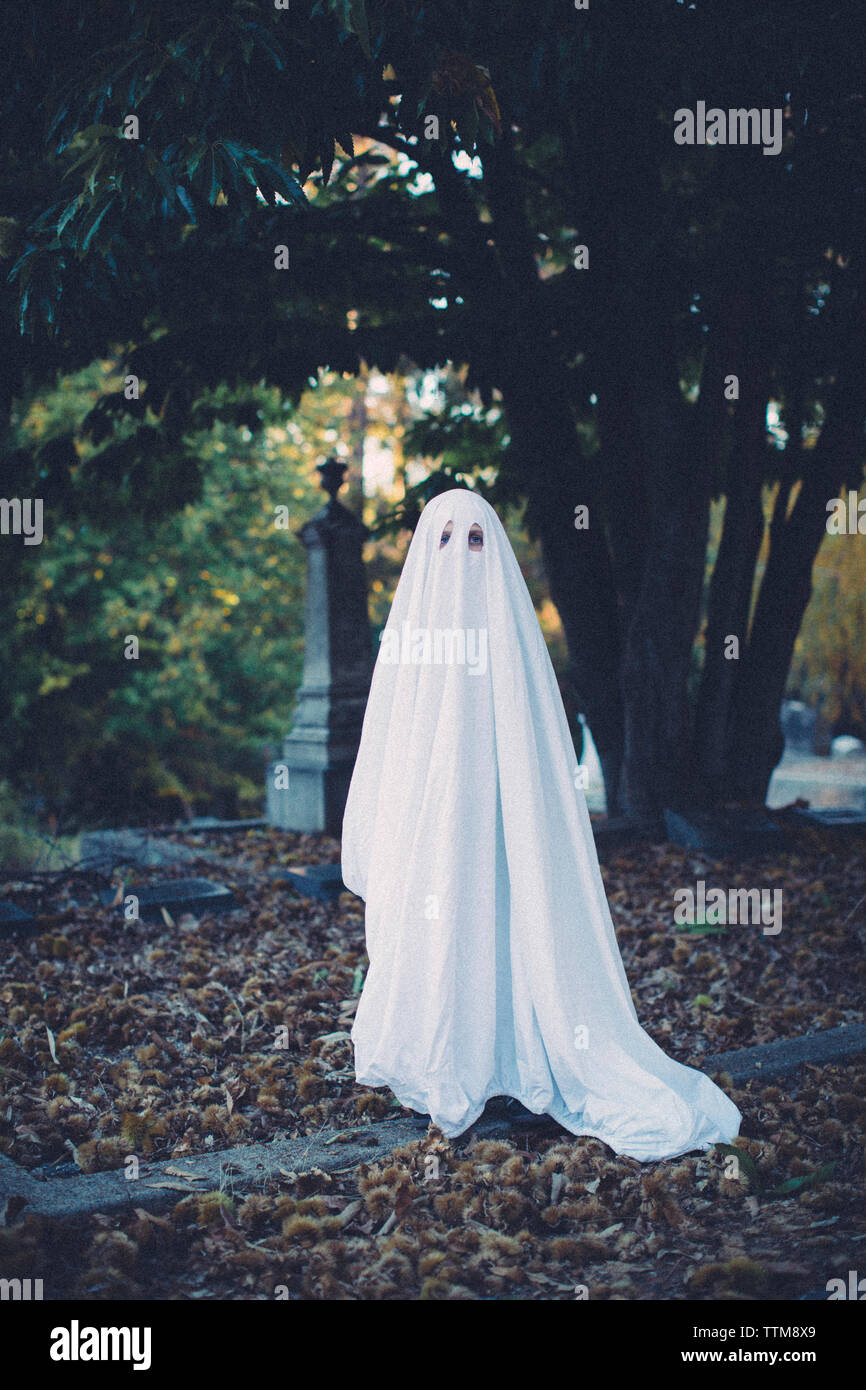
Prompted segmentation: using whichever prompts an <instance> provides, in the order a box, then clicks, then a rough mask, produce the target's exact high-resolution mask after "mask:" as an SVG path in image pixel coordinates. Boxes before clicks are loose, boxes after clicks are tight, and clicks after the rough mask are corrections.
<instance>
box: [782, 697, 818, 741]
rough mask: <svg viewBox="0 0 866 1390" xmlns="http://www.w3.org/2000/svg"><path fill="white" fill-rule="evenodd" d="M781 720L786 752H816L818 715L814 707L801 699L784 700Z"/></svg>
mask: <svg viewBox="0 0 866 1390" xmlns="http://www.w3.org/2000/svg"><path fill="white" fill-rule="evenodd" d="M779 720H780V723H781V725H782V733H783V734H784V737H785V752H786V753H794V754H802V753H814V751H815V730H816V727H817V724H818V716H817V715H816V713H815V711H814V710H813V709H810V708H809V706H808V705H804V704H803V702H802V701H801V700H783V701H782V708H781V710H780V712H779Z"/></svg>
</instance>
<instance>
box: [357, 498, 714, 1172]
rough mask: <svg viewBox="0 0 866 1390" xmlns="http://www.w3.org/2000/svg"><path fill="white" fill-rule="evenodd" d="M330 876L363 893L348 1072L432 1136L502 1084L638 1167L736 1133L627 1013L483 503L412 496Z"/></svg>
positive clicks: (594, 881) (604, 917)
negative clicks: (431, 1128) (359, 985)
mask: <svg viewBox="0 0 866 1390" xmlns="http://www.w3.org/2000/svg"><path fill="white" fill-rule="evenodd" d="M449 522H450V523H451V533H450V536H449V538H448V540H447V543H446V544H445V545H444V546H442V545H440V541H441V538H442V534H443V530H444V529H445V528H446V526H447V523H449ZM471 527H474V529H475V531H476V538H475V540H473V541H470V534H469V533H470V528H471ZM478 528H480V530H481V532H482V535H483V543H482V544H480V545H479V544H478V539H477V530H478ZM342 870H343V880H344V882H345V884H346V886H347V888H349V889H350V890H351V891H352V892H354V893H357V894H358V895H359V896H360V897H361V898H363V899H364V900H365V902H366V942H367V953H368V956H369V959H370V966H369V970H368V973H367V978H366V980H365V983H364V988H363V992H362V994H361V998H360V1001H359V1005H358V1011H357V1015H356V1018H355V1023H354V1027H353V1029H352V1042H353V1044H354V1050H355V1073H356V1077H357V1080H358V1081H359V1082H360V1083H362V1084H363V1085H368V1086H387V1087H389V1088H390V1089H391V1091H393V1093H394V1095H395V1096H396V1097H397V1099H398V1100H399V1101H400V1102H401V1103H402V1104H403V1105H406V1106H409V1107H410V1108H412V1109H414V1110H418V1111H421V1112H425V1113H429V1115H430V1116H431V1118H432V1119H433V1121H434V1122H435V1123H436V1124H437V1125H439V1126H440V1128H441V1129H442V1131H443V1133H444V1134H446V1135H449V1136H456V1135H458V1134H460V1133H462V1131H463V1130H465V1129H466V1128H467V1127H468V1126H469V1125H470V1124H472V1123H473V1121H474V1120H476V1119H477V1118H478V1116H479V1115H480V1114H481V1112H482V1110H483V1109H484V1105H485V1102H486V1101H487V1100H488V1099H489V1098H490V1097H491V1096H514V1097H515V1098H516V1099H517V1100H519V1101H521V1102H522V1103H523V1105H524V1106H526V1107H527V1109H529V1110H531V1111H533V1112H534V1113H536V1114H541V1113H543V1112H547V1113H548V1114H549V1115H552V1116H553V1117H554V1119H556V1120H557V1121H558V1122H559V1124H561V1125H562V1126H563V1127H564V1128H565V1129H567V1130H570V1131H571V1132H572V1133H573V1134H586V1135H594V1136H596V1137H597V1138H599V1139H602V1140H604V1142H605V1143H606V1144H609V1145H610V1147H611V1148H612V1149H614V1150H615V1151H616V1152H617V1153H620V1154H628V1155H630V1156H631V1157H633V1158H636V1159H641V1160H651V1159H661V1158H672V1157H674V1156H676V1155H678V1154H682V1153H686V1152H688V1151H689V1150H692V1149H701V1148H708V1147H709V1146H710V1145H711V1144H713V1143H715V1142H717V1141H730V1140H731V1139H733V1138H734V1137H735V1135H736V1134H737V1132H738V1130H739V1124H740V1120H741V1116H740V1112H739V1110H738V1109H737V1107H736V1106H735V1105H734V1104H733V1102H732V1101H731V1100H730V1099H729V1098H728V1097H727V1096H726V1095H725V1094H724V1093H723V1092H722V1091H721V1090H719V1088H718V1087H717V1086H716V1085H714V1083H713V1082H712V1081H711V1080H710V1079H709V1077H707V1076H704V1075H703V1073H701V1072H699V1071H696V1070H694V1069H693V1068H691V1067H686V1066H683V1065H682V1064H681V1063H679V1062H675V1061H673V1060H672V1059H671V1058H670V1057H667V1056H666V1055H665V1053H664V1052H662V1050H661V1048H659V1047H658V1046H657V1045H656V1043H654V1042H653V1041H652V1039H651V1038H650V1037H649V1036H648V1034H647V1033H645V1032H644V1030H643V1029H642V1028H641V1026H640V1024H639V1023H638V1019H637V1014H636V1012H635V1008H634V1004H633V1003H632V998H631V993H630V990H629V985H628V981H627V980H626V976H625V971H624V969H623V965H622V960H621V958H620V953H619V948H618V946H617V943H616V937H615V935H614V929H613V923H612V921H611V916H610V912H609V909H608V905H607V898H606V896H605V891H604V884H603V882H602V878H601V874H600V872H599V867H598V858H597V855H596V850H595V843H594V840H593V836H592V830H591V828H590V821H589V814H588V812H587V809H586V799H585V797H584V793H583V790H582V789H581V787H580V785H579V779H578V777H577V760H576V757H575V752H574V745H573V743H572V740H571V736H570V733H569V729H568V724H567V721H566V717H565V711H564V709H563V706H562V700H561V698H560V694H559V689H558V686H557V682H556V677H555V675H554V672H553V667H552V666H551V663H550V657H549V656H548V652H547V648H546V646H545V643H544V638H543V636H542V632H541V629H540V627H539V625H538V620H537V618H536V615H535V610H534V608H533V605H532V600H531V599H530V596H529V592H528V590H527V588H526V585H525V583H524V580H523V576H522V575H521V573H520V568H519V566H518V564H517V560H516V558H515V555H514V552H513V550H512V549H511V545H510V543H509V541H508V537H507V536H506V533H505V530H504V529H503V527H502V524H501V522H500V521H499V518H498V517H497V515H496V513H495V512H494V511H493V509H492V507H490V505H489V504H488V503H487V502H485V501H484V500H483V499H482V498H481V497H479V496H478V495H476V494H474V493H472V492H470V491H467V490H461V489H457V490H454V491H451V492H445V493H442V494H440V495H439V496H438V497H436V498H434V499H433V500H432V501H431V502H428V504H427V505H426V506H425V508H424V510H423V512H422V514H421V519H420V521H419V523H418V526H417V528H416V531H415V535H414V536H413V538H412V543H411V545H410V547H409V552H408V554H407V556H406V562H405V564H404V566H403V572H402V574H401V576H400V581H399V583H398V585H397V590H396V593H395V595H394V601H393V604H392V607H391V612H390V615H389V618H388V623H387V625H386V628H385V630H384V632H383V634H382V640H381V643H380V647H379V653H378V656H377V660H376V665H375V668H374V672H373V680H372V685H371V688H370V695H369V699H368V702H367V709H366V713H365V717H364V727H363V733H362V736H361V744H360V748H359V751H358V757H357V761H356V763H355V769H354V773H353V775H352V782H351V786H350V789H349V796H348V802H347V805H346V811H345V817H344V822H343V843H342Z"/></svg>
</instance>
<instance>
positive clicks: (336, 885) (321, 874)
mask: <svg viewBox="0 0 866 1390" xmlns="http://www.w3.org/2000/svg"><path fill="white" fill-rule="evenodd" d="M273 876H274V878H278V879H282V880H284V881H285V882H286V883H290V884H291V885H292V887H293V888H295V889H297V891H298V892H299V893H300V894H301V895H302V896H303V897H305V898H318V899H319V900H321V901H323V902H333V901H334V900H335V899H336V898H338V897H339V896H340V894H341V893H345V892H346V891H347V890H346V885H345V884H344V883H343V876H342V873H341V871H340V866H339V864H299V865H298V867H297V868H296V869H274V870H273Z"/></svg>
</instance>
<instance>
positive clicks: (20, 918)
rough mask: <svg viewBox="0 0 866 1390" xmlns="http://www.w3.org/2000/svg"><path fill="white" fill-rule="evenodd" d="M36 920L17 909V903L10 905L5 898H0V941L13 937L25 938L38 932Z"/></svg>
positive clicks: (22, 910) (27, 913)
mask: <svg viewBox="0 0 866 1390" xmlns="http://www.w3.org/2000/svg"><path fill="white" fill-rule="evenodd" d="M38 930H39V928H38V927H37V925H36V919H35V918H34V917H32V916H31V915H30V913H29V912H25V911H24V909H23V908H20V907H18V905H17V903H10V902H9V901H8V900H7V899H5V898H0V939H2V940H8V939H11V938H12V937H15V936H27V935H29V934H30V933H31V932H34V931H38Z"/></svg>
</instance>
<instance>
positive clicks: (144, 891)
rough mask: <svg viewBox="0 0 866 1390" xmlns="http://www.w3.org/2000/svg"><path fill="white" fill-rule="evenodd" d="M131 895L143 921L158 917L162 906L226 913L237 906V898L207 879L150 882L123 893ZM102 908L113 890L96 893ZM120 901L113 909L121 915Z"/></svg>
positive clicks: (113, 894)
mask: <svg viewBox="0 0 866 1390" xmlns="http://www.w3.org/2000/svg"><path fill="white" fill-rule="evenodd" d="M129 894H135V896H136V897H137V898H138V915H139V917H141V918H143V919H145V920H148V919H149V920H151V921H154V920H158V919H159V918H160V917H162V909H163V908H165V910H166V912H170V913H171V914H172V915H174V914H175V913H180V912H193V913H202V912H230V911H231V909H232V908H233V907H237V901H236V899H235V898H234V897H233V895H232V894H231V892H230V891H229V889H228V888H226V887H225V885H224V884H222V883H211V881H210V879H207V878H175V879H166V880H165V882H164V883H154V884H151V886H150V887H149V888H140V887H133V888H130V889H128V890H127V893H126V894H125V895H124V896H125V897H126V896H129ZM99 896H100V899H101V901H102V903H103V905H104V906H105V907H111V906H112V905H113V904H114V899H115V897H116V890H113V889H111V888H107V889H105V890H104V891H103V892H102V893H100V895H99ZM123 910H124V908H123V903H122V902H121V903H119V904H117V911H118V912H119V913H120V914H121V915H122V914H123Z"/></svg>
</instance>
